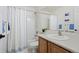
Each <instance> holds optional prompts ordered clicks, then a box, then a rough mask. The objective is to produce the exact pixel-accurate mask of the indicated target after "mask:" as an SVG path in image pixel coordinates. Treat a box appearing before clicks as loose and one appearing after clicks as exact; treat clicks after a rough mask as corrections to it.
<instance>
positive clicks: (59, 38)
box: [46, 34, 69, 40]
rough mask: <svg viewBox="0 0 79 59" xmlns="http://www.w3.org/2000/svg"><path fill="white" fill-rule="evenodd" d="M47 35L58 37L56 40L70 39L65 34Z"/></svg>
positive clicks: (53, 37)
mask: <svg viewBox="0 0 79 59" xmlns="http://www.w3.org/2000/svg"><path fill="white" fill-rule="evenodd" d="M46 36H47V37H48V38H51V39H56V40H68V39H69V37H68V36H65V35H62V36H59V35H58V34H47V35H46Z"/></svg>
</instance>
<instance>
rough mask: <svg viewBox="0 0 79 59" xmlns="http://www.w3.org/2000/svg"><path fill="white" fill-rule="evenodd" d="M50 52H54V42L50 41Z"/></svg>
mask: <svg viewBox="0 0 79 59" xmlns="http://www.w3.org/2000/svg"><path fill="white" fill-rule="evenodd" d="M48 53H54V44H53V43H51V42H48Z"/></svg>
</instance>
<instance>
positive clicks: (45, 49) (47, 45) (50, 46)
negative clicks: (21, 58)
mask: <svg viewBox="0 0 79 59" xmlns="http://www.w3.org/2000/svg"><path fill="white" fill-rule="evenodd" d="M38 49H39V50H38V52H39V53H70V52H71V51H69V50H67V49H66V48H63V47H61V46H59V45H58V44H55V43H54V42H50V41H48V40H46V39H44V38H42V37H39V46H38Z"/></svg>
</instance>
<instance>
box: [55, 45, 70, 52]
mask: <svg viewBox="0 0 79 59" xmlns="http://www.w3.org/2000/svg"><path fill="white" fill-rule="evenodd" d="M54 52H55V53H69V52H68V51H67V50H65V49H64V48H62V47H59V46H57V45H54Z"/></svg>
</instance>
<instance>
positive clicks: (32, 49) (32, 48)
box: [29, 40, 38, 53]
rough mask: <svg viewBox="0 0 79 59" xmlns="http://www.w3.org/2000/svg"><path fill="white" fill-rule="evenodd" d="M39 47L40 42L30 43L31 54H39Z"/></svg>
mask: <svg viewBox="0 0 79 59" xmlns="http://www.w3.org/2000/svg"><path fill="white" fill-rule="evenodd" d="M37 47H38V40H37V41H32V42H30V45H29V52H32V53H35V52H37Z"/></svg>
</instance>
